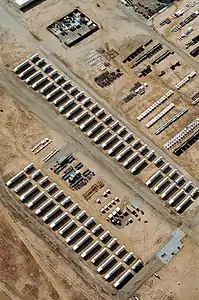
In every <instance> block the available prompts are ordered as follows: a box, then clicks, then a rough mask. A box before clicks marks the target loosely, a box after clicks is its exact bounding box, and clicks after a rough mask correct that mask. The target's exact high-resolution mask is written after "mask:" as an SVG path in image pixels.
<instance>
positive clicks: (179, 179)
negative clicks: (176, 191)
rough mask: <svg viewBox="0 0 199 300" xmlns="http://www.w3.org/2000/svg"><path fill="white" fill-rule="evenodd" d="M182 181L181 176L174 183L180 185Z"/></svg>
mask: <svg viewBox="0 0 199 300" xmlns="http://www.w3.org/2000/svg"><path fill="white" fill-rule="evenodd" d="M183 179H184V176H183V175H181V176H179V177H178V178H177V179H176V180H175V182H176V183H177V184H178V183H180V182H181V181H182V180H183Z"/></svg>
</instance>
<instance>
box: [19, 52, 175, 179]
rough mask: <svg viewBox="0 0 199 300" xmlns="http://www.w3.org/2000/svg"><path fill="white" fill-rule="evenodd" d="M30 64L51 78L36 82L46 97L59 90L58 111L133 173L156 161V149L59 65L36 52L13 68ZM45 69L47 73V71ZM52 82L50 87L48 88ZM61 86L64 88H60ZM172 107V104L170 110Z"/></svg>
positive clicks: (156, 103)
mask: <svg viewBox="0 0 199 300" xmlns="http://www.w3.org/2000/svg"><path fill="white" fill-rule="evenodd" d="M41 62H42V63H41ZM31 64H33V65H34V68H40V70H41V69H42V72H43V76H47V77H48V79H49V78H50V82H45V83H44V82H43V83H42V84H45V87H43V86H42V87H41V86H37V90H38V91H39V92H42V93H43V94H42V95H43V96H44V97H47V95H49V93H52V91H53V90H55V89H56V94H54V95H53V97H52V98H51V99H50V101H51V102H52V103H53V104H54V105H55V108H56V109H57V110H58V112H59V113H61V114H63V116H65V117H66V118H67V119H70V120H71V121H73V122H75V124H77V126H78V127H79V128H80V130H81V131H83V132H85V133H86V135H87V136H88V137H89V138H91V139H92V140H93V141H94V143H95V144H97V145H99V147H100V148H101V149H103V150H104V151H105V153H107V154H108V155H110V156H111V157H115V159H116V160H117V161H118V162H119V163H120V164H121V165H122V166H123V167H124V168H125V169H129V170H131V173H132V174H134V175H136V174H138V173H141V172H142V171H143V170H144V168H145V167H146V166H147V165H148V164H152V163H153V161H154V159H155V158H156V157H157V155H156V153H155V151H154V150H153V149H150V148H149V146H148V145H147V144H144V143H143V142H142V141H141V140H140V139H139V138H137V137H136V136H135V134H134V133H132V132H130V131H129V130H128V128H127V127H126V126H124V125H123V124H122V123H121V122H120V121H119V120H117V119H115V117H113V116H112V115H111V114H109V113H108V112H107V111H106V110H105V109H104V108H103V107H101V106H100V105H99V104H98V103H96V102H94V100H93V99H91V97H87V96H86V95H85V92H84V91H81V90H80V89H79V88H78V87H77V86H76V85H75V84H73V83H72V82H71V80H70V79H69V78H66V77H65V76H64V75H63V74H60V72H58V71H57V69H54V68H52V66H51V64H49V63H47V62H46V61H45V60H44V59H42V58H40V57H39V55H38V54H37V53H36V54H35V55H33V56H32V57H31V58H30V59H29V60H27V61H25V66H24V63H22V64H21V65H19V66H18V67H16V68H15V69H14V72H15V73H17V74H18V75H20V74H21V72H24V68H29V67H30V65H31ZM38 65H39V66H38ZM46 69H47V71H48V73H47V75H45V74H46V73H45V72H47V71H46ZM35 71H36V70H35ZM44 73H45V74H44ZM39 80H40V79H39ZM33 84H35V83H33ZM49 85H50V90H48V89H49ZM32 86H33V85H32ZM46 86H47V87H48V88H47V90H46ZM58 86H59V87H61V89H57V88H58ZM41 89H42V91H41ZM51 89H52V90H51ZM60 93H61V94H60ZM173 93H174V92H173V91H172V90H170V91H168V92H167V93H166V94H165V95H164V96H163V97H161V98H160V99H159V100H158V101H156V102H155V103H154V104H153V105H152V106H151V107H150V108H149V109H148V110H146V111H145V112H144V113H143V114H142V116H140V120H141V119H142V118H144V117H145V116H147V115H148V114H149V113H151V111H153V110H154V109H156V107H158V106H159V105H160V104H161V103H163V102H164V101H166V100H167V99H168V98H170V97H171V96H172V95H173ZM71 97H73V98H71ZM171 108H172V107H171V105H170V106H169V107H168V110H169V109H171Z"/></svg>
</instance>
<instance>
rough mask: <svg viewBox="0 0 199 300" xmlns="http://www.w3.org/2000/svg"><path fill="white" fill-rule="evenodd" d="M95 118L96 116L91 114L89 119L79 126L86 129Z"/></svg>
mask: <svg viewBox="0 0 199 300" xmlns="http://www.w3.org/2000/svg"><path fill="white" fill-rule="evenodd" d="M94 120H95V116H91V117H90V118H89V119H87V120H86V121H85V122H84V123H82V124H81V125H80V126H79V128H80V129H81V130H84V129H85V128H86V127H87V126H88V125H89V124H90V123H92V122H93V121H94Z"/></svg>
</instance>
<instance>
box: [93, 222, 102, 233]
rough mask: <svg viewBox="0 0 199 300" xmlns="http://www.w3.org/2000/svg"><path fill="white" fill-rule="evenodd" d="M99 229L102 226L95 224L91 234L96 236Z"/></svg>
mask: <svg viewBox="0 0 199 300" xmlns="http://www.w3.org/2000/svg"><path fill="white" fill-rule="evenodd" d="M100 229H102V224H97V225H96V226H95V227H94V228H93V229H92V233H93V234H96V233H97V232H98V231H99V230H100Z"/></svg>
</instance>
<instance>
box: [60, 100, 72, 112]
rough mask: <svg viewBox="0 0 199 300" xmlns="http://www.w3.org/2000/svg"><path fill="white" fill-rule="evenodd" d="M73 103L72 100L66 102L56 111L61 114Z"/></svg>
mask: <svg viewBox="0 0 199 300" xmlns="http://www.w3.org/2000/svg"><path fill="white" fill-rule="evenodd" d="M73 103H74V100H73V99H70V100H67V102H65V103H64V104H63V105H62V106H60V107H59V109H58V111H59V112H60V113H61V112H63V111H64V110H65V109H66V108H67V107H69V106H70V105H72V104H73Z"/></svg>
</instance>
